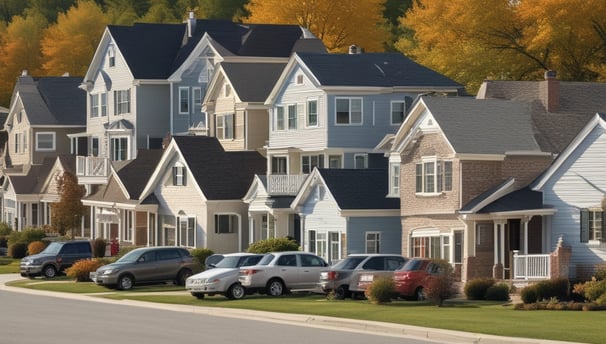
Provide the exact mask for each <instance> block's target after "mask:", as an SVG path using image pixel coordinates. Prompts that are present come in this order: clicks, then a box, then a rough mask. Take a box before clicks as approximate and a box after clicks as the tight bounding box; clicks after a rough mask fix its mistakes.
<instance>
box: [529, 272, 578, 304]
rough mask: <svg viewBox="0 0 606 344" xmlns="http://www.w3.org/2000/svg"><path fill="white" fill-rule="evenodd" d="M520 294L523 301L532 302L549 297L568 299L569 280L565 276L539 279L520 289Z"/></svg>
mask: <svg viewBox="0 0 606 344" xmlns="http://www.w3.org/2000/svg"><path fill="white" fill-rule="evenodd" d="M520 296H521V297H522V301H523V302H524V303H533V302H538V301H542V300H549V299H551V298H557V299H558V300H568V299H569V298H570V282H569V281H568V279H566V278H558V279H553V280H546V281H540V282H538V283H536V284H533V285H530V286H528V287H526V288H524V289H522V292H521V293H520Z"/></svg>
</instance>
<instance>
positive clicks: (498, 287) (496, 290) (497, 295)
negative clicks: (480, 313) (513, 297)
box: [485, 283, 509, 301]
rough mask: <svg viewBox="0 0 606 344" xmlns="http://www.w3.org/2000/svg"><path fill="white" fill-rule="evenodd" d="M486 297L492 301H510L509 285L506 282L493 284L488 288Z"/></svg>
mask: <svg viewBox="0 0 606 344" xmlns="http://www.w3.org/2000/svg"><path fill="white" fill-rule="evenodd" d="M485 297H486V300H490V301H509V285H507V284H505V283H498V284H494V285H491V286H490V287H488V289H486V296H485Z"/></svg>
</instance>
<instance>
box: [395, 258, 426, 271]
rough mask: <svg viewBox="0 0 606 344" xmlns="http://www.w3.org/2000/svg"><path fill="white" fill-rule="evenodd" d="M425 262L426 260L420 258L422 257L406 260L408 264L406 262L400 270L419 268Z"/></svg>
mask: <svg viewBox="0 0 606 344" xmlns="http://www.w3.org/2000/svg"><path fill="white" fill-rule="evenodd" d="M424 262H425V261H424V260H420V259H412V260H409V261H408V262H406V264H404V266H403V267H402V269H400V271H416V270H419V269H420V268H421V266H423V263H424Z"/></svg>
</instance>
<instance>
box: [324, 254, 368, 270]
mask: <svg viewBox="0 0 606 344" xmlns="http://www.w3.org/2000/svg"><path fill="white" fill-rule="evenodd" d="M364 259H366V257H364V256H360V257H358V256H356V257H347V258H345V259H343V260H341V261H339V262H337V263H336V264H334V265H333V266H331V269H334V270H353V269H355V268H356V266H358V265H360V263H361V262H362V261H363V260H364Z"/></svg>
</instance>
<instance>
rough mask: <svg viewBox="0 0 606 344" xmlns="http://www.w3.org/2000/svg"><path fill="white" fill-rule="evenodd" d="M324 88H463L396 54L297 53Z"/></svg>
mask: <svg viewBox="0 0 606 344" xmlns="http://www.w3.org/2000/svg"><path fill="white" fill-rule="evenodd" d="M297 55H298V56H299V57H300V58H301V60H302V61H303V63H305V65H306V66H307V67H308V68H309V69H310V70H311V72H312V73H313V74H314V75H315V77H316V78H317V79H318V80H319V81H320V83H321V84H322V85H324V86H377V87H396V86H400V87H434V88H459V89H461V92H462V90H463V86H462V85H461V84H459V83H457V82H455V81H453V80H451V79H449V78H448V77H446V76H444V75H442V74H440V73H438V72H435V71H433V70H431V69H429V68H427V67H424V66H422V65H420V64H418V63H416V62H414V61H412V60H411V59H409V58H407V57H406V56H404V55H402V54H400V53H363V54H311V53H297Z"/></svg>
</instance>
